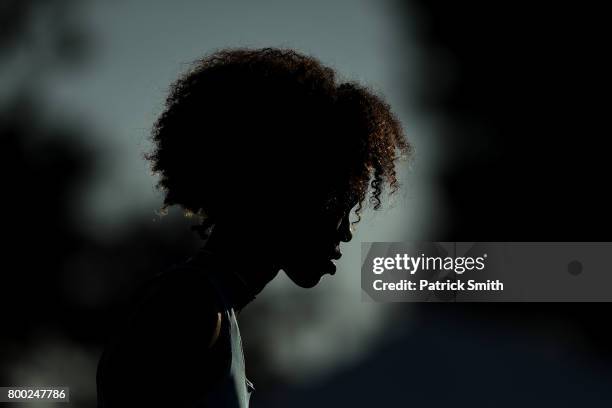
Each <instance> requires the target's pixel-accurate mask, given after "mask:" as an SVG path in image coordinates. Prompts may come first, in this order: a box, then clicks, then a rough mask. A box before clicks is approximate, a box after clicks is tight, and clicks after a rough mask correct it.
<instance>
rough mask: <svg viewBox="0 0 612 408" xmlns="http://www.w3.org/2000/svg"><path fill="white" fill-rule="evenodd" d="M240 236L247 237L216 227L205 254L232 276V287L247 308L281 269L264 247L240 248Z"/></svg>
mask: <svg viewBox="0 0 612 408" xmlns="http://www.w3.org/2000/svg"><path fill="white" fill-rule="evenodd" d="M240 235H244V234H239V233H237V232H235V231H231V230H224V229H222V228H219V227H218V226H215V227H214V229H213V232H212V233H211V235H210V236H209V238H208V240H207V241H206V243H205V245H204V246H203V247H202V252H204V253H206V255H207V256H210V257H212V258H213V259H214V263H215V264H216V265H217V266H218V267H220V268H218V269H219V270H220V271H221V272H222V273H223V274H227V275H229V276H228V277H229V279H231V282H229V281H228V283H229V284H230V285H231V286H232V287H234V286H235V297H236V296H237V297H238V298H240V299H237V301H238V303H245V304H246V303H248V302H249V301H251V300H253V299H254V298H255V296H257V295H258V294H259V293H260V292H261V291H262V290H263V289H264V287H265V286H266V285H267V284H268V282H270V281H271V280H272V279H274V277H276V275H277V274H278V271H279V270H280V267H279V266H278V265H277V263H276V262H275V261H274V259H273V257H272V256H271V255H270V253H269V251H266V250H264V249H262V248H261V246H259V245H258V247H253V246H248V245H246V246H245V245H239V244H238V243H237V240H236V238H235V237H237V236H240ZM232 291H234V290H232ZM244 298H246V299H244ZM243 306H244V304H243V305H241V307H243ZM241 307H240V308H241Z"/></svg>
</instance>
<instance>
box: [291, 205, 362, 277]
mask: <svg viewBox="0 0 612 408" xmlns="http://www.w3.org/2000/svg"><path fill="white" fill-rule="evenodd" d="M349 215H350V211H345V212H344V213H339V212H337V213H331V214H312V215H310V216H308V217H303V218H301V219H300V221H299V224H300V225H299V228H297V229H295V230H294V231H293V232H292V233H291V234H290V236H289V237H288V239H286V240H285V242H284V243H282V244H281V246H282V256H281V259H282V260H281V269H282V270H284V271H285V273H286V274H287V276H289V278H290V279H291V280H292V281H293V282H294V283H295V284H296V285H298V286H301V287H303V288H311V287H313V286H315V285H316V284H317V283H319V280H320V279H321V277H322V276H323V275H325V274H330V275H333V274H334V273H335V272H336V265H335V263H334V261H335V260H337V259H339V258H340V257H341V256H342V254H341V252H340V242H348V241H350V240H351V238H352V234H351V224H350V220H349Z"/></svg>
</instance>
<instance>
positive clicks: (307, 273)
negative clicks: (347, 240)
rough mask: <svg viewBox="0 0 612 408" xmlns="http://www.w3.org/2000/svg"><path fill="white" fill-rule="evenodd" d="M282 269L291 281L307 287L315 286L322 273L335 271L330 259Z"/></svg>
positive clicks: (331, 273)
mask: <svg viewBox="0 0 612 408" xmlns="http://www.w3.org/2000/svg"><path fill="white" fill-rule="evenodd" d="M284 271H285V273H286V274H287V276H288V277H289V279H291V280H292V281H293V283H295V284H296V285H298V286H300V287H302V288H306V289H309V288H312V287H314V286H316V285H317V284H318V283H319V281H320V280H321V277H322V276H323V275H326V274H330V275H333V274H334V273H335V272H336V265H334V263H333V262H332V261H331V260H327V261H325V262H319V263H318V264H316V265H305V264H304V265H292V266H289V267H287V268H284Z"/></svg>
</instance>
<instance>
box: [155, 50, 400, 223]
mask: <svg viewBox="0 0 612 408" xmlns="http://www.w3.org/2000/svg"><path fill="white" fill-rule="evenodd" d="M152 141H153V145H154V149H153V150H152V151H151V152H149V153H147V154H145V157H146V159H147V160H149V161H150V162H151V168H152V170H153V172H154V173H155V174H157V175H159V177H160V178H159V183H158V188H160V189H161V190H162V191H163V193H164V195H165V196H164V203H163V207H162V212H165V210H166V209H167V208H168V207H169V206H171V205H174V204H178V205H180V206H181V207H182V208H183V209H184V210H185V211H186V213H187V214H197V215H201V216H204V217H205V218H207V219H208V220H209V221H208V222H211V221H212V222H214V220H215V219H217V218H218V217H223V216H225V215H230V216H231V214H232V212H233V211H236V210H239V209H243V210H244V209H245V208H247V209H251V210H254V211H257V213H261V212H262V211H266V209H267V211H280V210H282V209H283V208H285V209H286V208H287V206H292V207H293V208H295V205H296V203H300V204H299V205H303V206H304V209H306V210H308V209H309V208H313V206H320V207H322V208H325V209H329V208H332V207H334V208H340V209H343V210H346V209H349V210H350V209H351V208H353V207H354V206H357V209H356V213H357V215H358V216H359V215H360V212H361V210H362V208H363V204H364V201H365V200H366V199H367V198H368V195H369V199H368V201H369V202H370V203H371V204H372V205H373V207H374V208H375V209H378V208H379V207H380V205H381V200H380V197H381V194H382V192H383V190H384V189H385V188H387V187H388V188H389V189H390V191H391V192H394V191H396V190H397V188H398V180H397V177H396V171H395V162H396V160H397V159H399V158H400V157H402V156H403V157H405V156H407V155H409V154H410V153H411V150H412V148H411V146H410V145H409V144H408V143H407V142H406V140H405V138H404V135H403V131H402V128H401V125H400V123H399V121H398V120H397V118H396V117H395V116H394V114H393V113H392V112H391V109H390V107H389V105H388V104H386V103H385V102H384V101H383V100H382V99H381V98H380V97H378V96H376V95H375V94H374V93H372V92H371V91H369V90H368V89H366V88H365V87H363V86H360V85H358V84H356V83H353V82H345V83H338V82H337V80H336V76H335V73H334V71H333V70H332V69H330V68H328V67H326V66H324V65H322V64H321V63H320V62H319V61H318V60H316V59H315V58H312V57H310V56H306V55H303V54H300V53H298V52H296V51H293V50H288V49H277V48H264V49H225V50H221V51H218V52H215V53H213V54H211V55H209V56H207V57H205V58H203V59H201V60H199V61H197V62H196V63H195V65H194V67H193V68H192V69H191V70H190V71H189V72H187V73H186V74H185V75H183V76H182V77H181V78H179V79H178V80H177V81H176V82H175V83H174V84H173V85H172V87H171V90H170V94H169V96H168V98H167V100H166V105H165V110H164V111H163V113H162V114H161V115H160V117H159V118H158V120H157V122H156V123H155V126H154V128H153V132H152ZM300 208H301V207H300Z"/></svg>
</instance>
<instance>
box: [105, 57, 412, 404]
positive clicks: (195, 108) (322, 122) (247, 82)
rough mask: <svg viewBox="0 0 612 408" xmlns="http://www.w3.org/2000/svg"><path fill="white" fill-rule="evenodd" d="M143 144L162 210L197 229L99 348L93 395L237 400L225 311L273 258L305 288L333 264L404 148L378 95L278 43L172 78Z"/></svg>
mask: <svg viewBox="0 0 612 408" xmlns="http://www.w3.org/2000/svg"><path fill="white" fill-rule="evenodd" d="M153 142H154V150H153V151H152V152H151V153H149V154H148V155H147V159H148V160H149V161H150V162H151V164H152V169H153V171H154V172H155V173H156V174H158V175H159V177H160V179H159V184H158V186H159V188H160V189H161V190H162V191H163V192H164V209H166V208H167V207H169V206H171V205H175V204H177V205H179V206H181V207H182V208H183V209H184V210H185V212H187V213H189V214H191V215H196V216H198V217H201V219H202V220H203V223H202V225H201V226H200V228H199V231H200V232H201V233H202V235H203V237H205V238H207V240H206V243H205V245H204V246H203V248H202V249H201V250H200V251H199V252H198V253H196V254H195V255H194V256H193V257H192V258H190V259H189V260H187V261H186V262H184V263H182V264H179V265H177V266H174V267H173V268H171V269H170V270H168V271H167V272H165V273H163V274H161V275H160V276H158V277H157V278H156V279H155V280H154V283H153V284H152V285H151V286H150V287H149V289H148V291H147V295H146V296H145V297H144V300H143V301H142V303H141V304H140V306H139V307H138V308H137V310H136V311H135V312H134V313H133V315H132V317H131V319H130V320H129V322H128V324H126V325H125V327H124V329H123V330H122V331H120V333H119V334H118V335H117V336H116V339H115V341H113V342H112V343H111V344H110V345H109V346H108V347H107V349H106V350H105V352H104V354H103V356H102V359H101V360H100V364H99V367H98V378H97V380H98V404H99V406H100V407H105V408H114V407H130V408H134V407H153V406H155V407H157V406H160V407H161V406H165V407H246V406H248V401H249V396H250V393H251V392H252V390H253V387H252V385H251V384H250V382H249V381H248V380H247V378H246V376H245V368H244V358H243V354H242V346H241V342H240V333H239V330H238V325H237V322H236V317H235V313H236V312H237V311H239V310H240V309H242V308H243V307H244V306H246V305H247V304H248V303H249V302H250V301H251V300H253V299H254V298H255V296H256V295H257V294H258V293H259V292H260V291H261V290H262V289H263V288H264V286H265V285H266V284H267V283H268V282H270V281H271V280H272V279H273V278H274V277H275V276H276V275H277V273H278V272H279V270H281V269H282V270H283V271H285V273H286V274H287V275H288V276H289V277H290V278H291V279H292V280H293V282H295V283H296V284H297V285H299V286H301V287H304V288H310V287H313V286H315V285H316V284H317V283H318V281H319V279H320V278H321V277H322V276H323V275H324V274H334V272H335V269H336V268H335V265H334V263H333V262H332V260H334V259H338V258H339V257H340V256H341V254H340V249H339V243H340V242H341V241H344V242H346V241H349V240H350V239H351V225H350V224H351V223H350V221H349V214H350V212H351V210H355V213H356V214H357V217H359V214H360V212H361V210H362V208H363V206H364V203H366V202H370V203H371V204H372V205H373V207H374V208H375V209H377V208H379V207H380V203H381V202H380V196H381V194H382V193H383V190H384V189H385V188H386V189H389V190H390V191H391V192H393V191H395V190H396V189H397V188H398V181H397V178H396V171H395V163H396V161H397V159H398V158H399V157H400V156H403V155H406V154H408V153H410V146H409V145H408V144H407V142H406V141H405V139H404V136H403V133H402V129H401V126H400V124H399V122H398V120H397V119H396V118H395V116H394V115H393V114H392V113H391V110H390V108H389V106H388V105H387V104H386V103H385V102H383V101H382V100H381V99H380V98H379V97H377V96H375V95H374V94H373V93H371V92H369V91H368V90H367V89H366V88H364V87H362V86H360V85H358V84H355V83H351V82H345V83H338V81H337V80H336V78H335V75H334V72H333V71H332V70H331V69H330V68H328V67H325V66H323V65H321V63H319V62H318V61H317V60H316V59H314V58H312V57H309V56H305V55H302V54H299V53H297V52H295V51H292V50H282V49H274V48H265V49H230V50H222V51H219V52H216V53H214V54H212V55H210V56H208V57H206V58H204V59H202V60H200V61H198V62H197V64H195V66H194V68H193V69H192V70H191V71H190V72H188V73H187V74H185V75H184V76H183V77H182V78H180V79H179V80H178V81H177V82H176V83H175V84H174V85H173V87H172V89H171V92H170V95H169V97H168V99H167V101H166V108H165V110H164V112H163V113H162V114H161V116H160V117H159V119H158V120H157V122H156V124H155V127H154V130H153ZM208 233H209V234H208Z"/></svg>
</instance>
